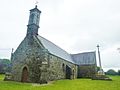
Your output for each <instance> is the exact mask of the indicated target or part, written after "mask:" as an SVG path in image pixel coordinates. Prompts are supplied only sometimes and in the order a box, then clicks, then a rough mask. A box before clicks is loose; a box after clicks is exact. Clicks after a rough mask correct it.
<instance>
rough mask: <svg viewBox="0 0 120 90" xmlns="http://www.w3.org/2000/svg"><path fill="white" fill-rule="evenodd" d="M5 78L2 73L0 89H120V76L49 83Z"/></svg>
mask: <svg viewBox="0 0 120 90" xmlns="http://www.w3.org/2000/svg"><path fill="white" fill-rule="evenodd" d="M3 78H4V75H0V90H120V76H111V78H112V79H113V81H102V80H90V79H76V80H58V81H55V82H53V83H52V84H48V85H33V84H31V83H19V82H12V81H3Z"/></svg>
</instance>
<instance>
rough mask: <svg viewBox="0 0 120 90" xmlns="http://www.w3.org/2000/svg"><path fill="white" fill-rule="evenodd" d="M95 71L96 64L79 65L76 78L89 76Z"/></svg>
mask: <svg viewBox="0 0 120 90" xmlns="http://www.w3.org/2000/svg"><path fill="white" fill-rule="evenodd" d="M96 72H97V69H96V65H81V66H79V67H78V78H91V77H92V76H93V75H95V74H96Z"/></svg>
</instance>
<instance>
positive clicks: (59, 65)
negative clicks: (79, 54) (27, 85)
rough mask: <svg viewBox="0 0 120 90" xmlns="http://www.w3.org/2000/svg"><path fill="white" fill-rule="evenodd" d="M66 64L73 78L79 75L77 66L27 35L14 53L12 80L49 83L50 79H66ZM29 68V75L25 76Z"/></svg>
mask: <svg viewBox="0 0 120 90" xmlns="http://www.w3.org/2000/svg"><path fill="white" fill-rule="evenodd" d="M66 65H67V66H69V67H70V68H71V72H72V73H71V78H76V77H77V66H76V65H75V64H73V63H71V62H68V61H66V60H64V59H62V58H60V57H57V56H55V55H52V54H51V53H49V51H48V50H47V49H45V48H44V46H43V45H42V44H41V43H40V42H39V43H38V41H37V40H36V39H34V38H33V37H25V39H24V40H23V41H22V43H21V44H20V45H19V47H18V48H17V50H16V51H15V52H14V54H13V55H12V72H11V73H12V80H14V81H24V80H22V78H24V79H25V78H27V80H26V81H25V82H34V83H47V81H50V80H57V79H65V78H66ZM24 68H27V72H28V76H27V77H24V76H23V69H24Z"/></svg>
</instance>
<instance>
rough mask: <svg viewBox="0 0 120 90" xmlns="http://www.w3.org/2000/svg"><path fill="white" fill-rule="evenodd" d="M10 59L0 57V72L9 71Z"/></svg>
mask: <svg viewBox="0 0 120 90" xmlns="http://www.w3.org/2000/svg"><path fill="white" fill-rule="evenodd" d="M11 67H12V64H11V61H10V60H9V59H0V74H5V73H6V72H10V71H11Z"/></svg>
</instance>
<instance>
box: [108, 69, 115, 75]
mask: <svg viewBox="0 0 120 90" xmlns="http://www.w3.org/2000/svg"><path fill="white" fill-rule="evenodd" d="M106 74H107V75H117V72H116V71H115V70H113V69H110V70H108V71H107V72H106Z"/></svg>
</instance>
